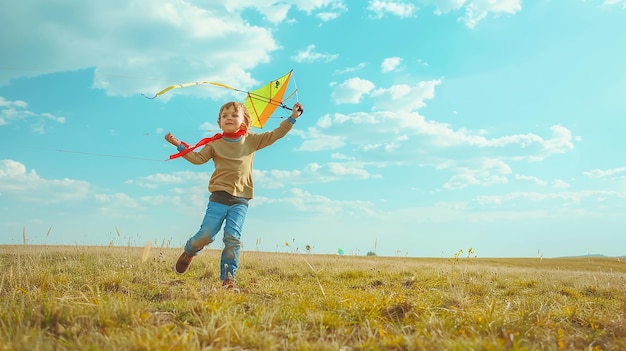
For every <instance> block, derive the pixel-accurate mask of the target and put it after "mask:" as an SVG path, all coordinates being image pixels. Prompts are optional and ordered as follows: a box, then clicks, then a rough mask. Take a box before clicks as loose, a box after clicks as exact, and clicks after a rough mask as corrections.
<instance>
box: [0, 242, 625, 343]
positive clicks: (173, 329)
mask: <svg viewBox="0 0 626 351" xmlns="http://www.w3.org/2000/svg"><path fill="white" fill-rule="evenodd" d="M179 254H180V250H179V249H168V248H152V249H150V251H147V250H145V249H144V248H134V247H56V246H31V245H21V246H0V268H1V271H0V348H1V349H2V350H201V349H202V350H213V349H215V350H220V349H222V350H257V349H260V350H381V349H390V350H626V321H625V320H626V262H620V261H619V260H618V259H616V258H598V257H589V258H572V259H539V258H535V259H531V258H528V259H482V258H475V257H471V258H468V257H458V256H457V257H452V258H449V259H443V258H437V259H429V258H408V257H376V256H334V255H310V254H296V253H264V252H254V251H244V252H242V257H241V266H240V270H239V274H238V277H237V278H238V284H239V287H240V288H241V292H239V293H236V292H233V291H230V290H223V289H221V287H220V284H219V271H218V261H219V254H220V252H219V251H218V250H207V251H205V252H202V253H201V254H200V255H199V256H198V257H197V258H196V259H195V260H194V262H193V263H192V265H191V267H190V269H189V271H188V272H187V273H186V274H185V275H182V276H179V275H177V274H175V273H174V272H173V271H172V268H171V267H172V264H173V262H174V261H175V260H176V258H177V257H178V255H179ZM622 261H626V260H622Z"/></svg>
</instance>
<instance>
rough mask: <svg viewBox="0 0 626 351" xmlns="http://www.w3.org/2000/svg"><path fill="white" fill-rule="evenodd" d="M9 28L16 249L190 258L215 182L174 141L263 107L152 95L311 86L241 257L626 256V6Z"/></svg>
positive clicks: (48, 10)
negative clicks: (275, 83)
mask: <svg viewBox="0 0 626 351" xmlns="http://www.w3.org/2000/svg"><path fill="white" fill-rule="evenodd" d="M0 32H2V33H10V34H11V35H3V36H1V37H0V47H2V54H1V55H0V244H24V243H25V242H26V243H28V244H46V245H54V244H60V245H120V246H125V245H134V246H143V245H145V244H146V243H147V242H150V243H151V245H152V246H153V247H155V246H169V247H174V248H176V247H182V245H184V243H185V241H186V240H187V239H188V238H189V237H190V236H191V235H193V234H194V233H195V232H196V231H197V229H198V228H199V225H200V223H201V220H202V217H203V215H204V212H205V209H206V204H207V201H208V197H209V193H208V190H207V185H208V180H209V177H210V175H211V173H212V172H213V169H214V168H213V164H212V162H209V163H206V164H204V165H193V164H190V163H189V162H187V161H185V160H183V159H175V160H171V161H166V160H167V159H168V156H169V155H170V154H173V153H175V148H174V147H172V146H171V145H170V144H168V143H167V142H166V141H165V140H164V138H163V137H164V135H165V134H166V133H167V132H172V133H173V134H174V135H176V136H177V137H179V138H180V139H182V140H185V141H187V142H188V143H190V144H192V143H195V142H196V141H198V140H200V139H201V138H203V137H206V136H210V135H213V134H214V133H216V132H217V131H218V128H217V125H216V122H215V121H216V118H217V113H218V110H219V107H220V106H221V105H222V104H223V103H225V102H227V101H231V100H235V101H243V99H244V98H245V94H244V93H241V92H236V91H232V90H229V89H225V88H221V87H216V86H208V85H204V86H193V87H186V88H181V89H174V90H172V91H170V92H168V93H166V94H164V95H162V96H159V97H158V98H156V99H153V100H150V99H147V98H145V97H144V95H143V94H145V95H151V94H154V93H156V92H157V91H159V90H161V89H163V88H165V87H167V86H169V85H172V84H178V83H184V82H194V81H215V82H220V83H223V84H227V85H229V86H232V87H235V88H237V89H240V90H243V91H247V90H253V89H256V88H258V87H260V86H262V85H264V84H267V83H269V82H270V81H272V80H273V79H276V78H278V77H280V76H282V75H283V74H285V73H287V72H289V71H290V70H293V79H292V80H291V81H290V83H289V86H288V89H287V91H288V93H294V94H293V96H292V97H291V98H290V99H288V100H287V101H286V102H285V103H286V105H289V106H292V105H293V104H294V103H295V102H296V101H300V102H301V103H302V104H303V105H304V109H305V112H304V114H303V115H302V117H301V118H299V119H298V120H297V123H296V124H295V125H294V128H293V129H292V131H291V132H290V133H289V134H288V135H287V136H285V137H284V138H283V139H281V140H279V141H278V142H276V143H275V144H274V145H272V146H270V147H268V148H266V149H263V150H260V151H258V152H257V154H256V156H255V160H254V173H253V177H254V185H255V197H254V199H252V200H251V202H250V207H249V210H248V215H247V219H246V223H245V226H244V229H243V235H242V240H243V248H244V250H248V251H255V250H260V251H269V252H275V251H279V252H303V251H304V250H305V247H306V245H309V246H310V248H311V252H312V253H316V254H336V253H337V252H338V249H341V250H342V251H343V252H344V254H346V255H365V254H367V253H368V252H374V253H376V254H377V255H379V256H410V257H453V256H454V255H455V254H459V253H460V250H463V253H462V256H465V255H467V252H468V251H469V249H470V248H471V249H472V251H473V253H472V256H477V257H546V258H549V257H561V256H577V255H587V254H603V255H607V256H622V255H626V157H625V155H626V154H625V152H624V150H626V139H625V138H624V133H625V131H626V122H625V121H624V118H625V117H626V103H625V102H624V101H625V100H624V92H625V91H626V65H625V64H624V62H625V60H626V35H625V34H626V1H625V0H568V1H563V0H561V1H556V0H554V1H552V0H535V1H521V0H489V1H487V0H441V1H437V0H412V1H410V0H403V1H398V0H387V1H381V0H374V1H365V0H351V1H348V0H292V1H275V0H255V1H250V0H228V1H226V0H223V1H206V0H145V1H141V2H133V1H125V0H124V1H122V0H109V1H87V2H77V1H73V0H58V1H54V2H50V1H45V0H30V1H21V2H7V1H5V2H2V3H1V4H0ZM289 113H290V112H289V111H286V110H283V109H278V110H277V111H276V112H275V113H274V115H273V117H272V118H270V120H269V121H268V122H267V124H266V125H265V126H264V128H263V129H259V130H255V132H264V131H269V130H272V129H273V128H275V127H277V126H278V124H279V123H280V122H281V121H282V118H284V117H286V116H288V115H289ZM221 238H222V234H221V233H220V234H219V235H218V240H217V241H216V242H215V243H214V244H212V245H211V249H220V248H221V245H222V243H221Z"/></svg>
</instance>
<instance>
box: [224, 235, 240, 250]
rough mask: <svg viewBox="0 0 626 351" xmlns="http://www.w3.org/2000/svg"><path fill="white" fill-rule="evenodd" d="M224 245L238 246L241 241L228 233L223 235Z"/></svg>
mask: <svg viewBox="0 0 626 351" xmlns="http://www.w3.org/2000/svg"><path fill="white" fill-rule="evenodd" d="M224 245H225V246H226V247H232V246H239V245H241V241H240V240H239V238H237V237H235V236H234V235H232V234H230V233H224Z"/></svg>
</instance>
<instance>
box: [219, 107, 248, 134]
mask: <svg viewBox="0 0 626 351" xmlns="http://www.w3.org/2000/svg"><path fill="white" fill-rule="evenodd" d="M219 123H220V128H222V130H223V131H224V133H235V132H236V131H238V130H239V129H241V128H243V127H245V123H244V117H243V109H237V108H236V107H235V106H229V107H227V108H225V109H224V110H223V111H222V114H221V115H220V120H219Z"/></svg>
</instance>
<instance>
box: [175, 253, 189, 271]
mask: <svg viewBox="0 0 626 351" xmlns="http://www.w3.org/2000/svg"><path fill="white" fill-rule="evenodd" d="M192 259H193V256H189V255H187V253H185V252H183V253H182V255H180V257H179V258H178V261H176V265H174V271H176V273H178V274H183V273H185V272H186V271H187V268H189V265H190V264H191V260H192Z"/></svg>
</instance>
